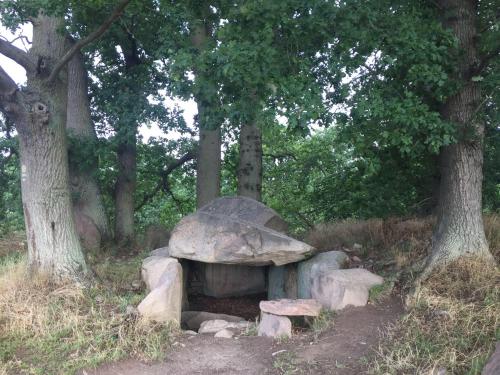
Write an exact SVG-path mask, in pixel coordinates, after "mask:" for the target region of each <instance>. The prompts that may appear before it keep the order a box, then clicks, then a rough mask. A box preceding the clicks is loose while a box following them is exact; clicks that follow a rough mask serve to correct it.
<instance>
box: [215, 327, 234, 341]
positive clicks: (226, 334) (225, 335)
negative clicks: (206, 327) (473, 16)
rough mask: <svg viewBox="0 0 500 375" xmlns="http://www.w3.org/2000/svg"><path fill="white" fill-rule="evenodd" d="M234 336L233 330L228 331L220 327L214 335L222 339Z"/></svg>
mask: <svg viewBox="0 0 500 375" xmlns="http://www.w3.org/2000/svg"><path fill="white" fill-rule="evenodd" d="M233 336H234V332H233V331H230V330H229V329H226V328H224V329H221V330H220V331H219V332H217V333H216V334H215V335H214V337H221V338H224V339H230V338H232V337H233Z"/></svg>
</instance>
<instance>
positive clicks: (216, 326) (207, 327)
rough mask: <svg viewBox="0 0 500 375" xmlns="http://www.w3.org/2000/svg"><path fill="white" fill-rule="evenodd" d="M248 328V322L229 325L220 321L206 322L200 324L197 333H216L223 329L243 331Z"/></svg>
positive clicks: (229, 323)
mask: <svg viewBox="0 0 500 375" xmlns="http://www.w3.org/2000/svg"><path fill="white" fill-rule="evenodd" d="M249 326H250V322H239V323H231V322H227V321H225V320H221V319H215V320H207V321H205V322H203V323H201V326H200V329H199V330H198V333H217V332H219V331H222V330H223V329H235V330H241V331H243V330H245V329H247V328H248V327H249Z"/></svg>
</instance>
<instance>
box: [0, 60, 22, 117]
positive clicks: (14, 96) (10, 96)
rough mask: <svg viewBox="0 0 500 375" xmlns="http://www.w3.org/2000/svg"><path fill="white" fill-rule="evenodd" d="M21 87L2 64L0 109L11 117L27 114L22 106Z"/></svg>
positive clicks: (0, 69) (0, 70) (0, 68)
mask: <svg viewBox="0 0 500 375" xmlns="http://www.w3.org/2000/svg"><path fill="white" fill-rule="evenodd" d="M20 95H21V94H20V92H19V87H17V85H16V83H15V82H14V80H13V79H12V78H11V77H10V76H9V75H8V74H7V72H6V71H5V70H3V68H2V67H1V66H0V111H1V112H2V113H4V114H5V116H6V117H8V118H9V119H11V120H13V119H16V118H17V119H19V116H23V115H25V114H26V112H25V110H24V108H23V107H22V105H21V104H20V103H21V100H22V99H20Z"/></svg>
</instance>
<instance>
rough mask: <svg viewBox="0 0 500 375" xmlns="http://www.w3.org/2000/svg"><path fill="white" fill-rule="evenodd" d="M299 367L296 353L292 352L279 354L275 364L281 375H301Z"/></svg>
mask: <svg viewBox="0 0 500 375" xmlns="http://www.w3.org/2000/svg"><path fill="white" fill-rule="evenodd" d="M297 366H298V363H297V356H296V354H295V353H293V352H290V351H286V352H282V353H278V354H277V355H276V358H275V359H274V362H273V367H274V368H275V369H276V370H277V371H278V373H279V374H280V375H291V374H297V373H299V368H298V367H297Z"/></svg>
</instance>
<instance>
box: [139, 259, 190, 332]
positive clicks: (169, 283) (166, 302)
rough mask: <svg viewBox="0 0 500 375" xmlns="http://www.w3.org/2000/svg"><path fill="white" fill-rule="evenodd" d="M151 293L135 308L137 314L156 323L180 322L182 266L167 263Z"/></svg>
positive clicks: (175, 263) (173, 262)
mask: <svg viewBox="0 0 500 375" xmlns="http://www.w3.org/2000/svg"><path fill="white" fill-rule="evenodd" d="M150 285H154V288H153V289H152V290H151V292H150V293H149V294H148V295H147V296H146V298H144V299H143V300H142V302H141V303H140V304H139V306H137V310H138V311H139V314H140V315H141V316H142V317H144V318H146V319H149V320H154V321H156V322H174V323H176V324H180V322H181V306H182V294H183V291H182V289H183V288H182V266H181V265H180V263H179V262H178V261H177V260H175V259H174V260H173V261H171V262H169V263H168V265H167V267H166V268H165V269H164V271H163V274H162V275H161V277H160V279H159V280H158V281H157V283H156V284H154V283H151V284H150Z"/></svg>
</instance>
